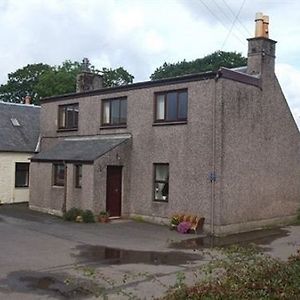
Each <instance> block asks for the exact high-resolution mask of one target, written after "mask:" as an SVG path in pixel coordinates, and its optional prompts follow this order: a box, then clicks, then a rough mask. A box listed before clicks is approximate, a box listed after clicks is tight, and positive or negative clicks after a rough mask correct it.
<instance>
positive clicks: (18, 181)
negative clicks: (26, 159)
mask: <svg viewBox="0 0 300 300" xmlns="http://www.w3.org/2000/svg"><path fill="white" fill-rule="evenodd" d="M28 186H29V163H16V173H15V187H28Z"/></svg>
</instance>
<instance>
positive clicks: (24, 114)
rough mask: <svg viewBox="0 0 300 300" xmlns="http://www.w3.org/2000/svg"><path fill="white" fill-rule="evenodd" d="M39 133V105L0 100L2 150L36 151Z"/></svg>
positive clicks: (0, 142) (0, 140) (0, 144)
mask: <svg viewBox="0 0 300 300" xmlns="http://www.w3.org/2000/svg"><path fill="white" fill-rule="evenodd" d="M13 119H16V120H17V122H15V120H13ZM13 122H15V124H19V125H20V126H14V125H13ZM39 134H40V107H39V106H33V105H24V104H16V103H5V102H0V152H35V149H36V147H37V144H38V141H39Z"/></svg>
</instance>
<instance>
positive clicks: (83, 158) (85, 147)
mask: <svg viewBox="0 0 300 300" xmlns="http://www.w3.org/2000/svg"><path fill="white" fill-rule="evenodd" d="M129 139H130V136H128V135H124V136H115V137H101V136H97V137H84V138H83V137H81V138H80V137H79V138H66V139H64V140H62V141H60V142H59V143H58V144H56V145H55V146H54V147H52V148H50V149H49V150H45V151H41V152H40V153H38V154H36V155H35V156H33V157H32V158H31V161H36V162H55V161H61V162H63V161H64V162H82V163H93V161H95V160H96V159H97V158H99V157H101V156H103V155H104V154H106V153H107V152H109V151H111V150H112V149H114V148H115V147H117V146H119V145H120V144H122V143H124V142H125V141H127V140H129Z"/></svg>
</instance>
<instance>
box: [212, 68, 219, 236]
mask: <svg viewBox="0 0 300 300" xmlns="http://www.w3.org/2000/svg"><path fill="white" fill-rule="evenodd" d="M219 77H220V72H218V73H217V75H216V77H215V82H214V89H213V91H214V95H213V97H212V98H213V103H212V170H211V176H210V182H211V199H210V234H211V235H212V236H214V234H215V183H216V179H217V178H216V102H217V81H218V79H219Z"/></svg>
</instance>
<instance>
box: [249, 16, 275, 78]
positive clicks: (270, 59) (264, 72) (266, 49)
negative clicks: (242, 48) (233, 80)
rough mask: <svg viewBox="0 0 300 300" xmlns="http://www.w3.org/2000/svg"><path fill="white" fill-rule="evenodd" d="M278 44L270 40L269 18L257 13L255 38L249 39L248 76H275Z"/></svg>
mask: <svg viewBox="0 0 300 300" xmlns="http://www.w3.org/2000/svg"><path fill="white" fill-rule="evenodd" d="M276 43H277V42H276V41H273V40H271V39H269V17H268V16H264V15H263V13H261V12H258V13H256V15H255V37H254V38H250V39H248V64H247V73H248V74H251V75H260V76H261V77H264V76H274V69H275V45H276Z"/></svg>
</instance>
